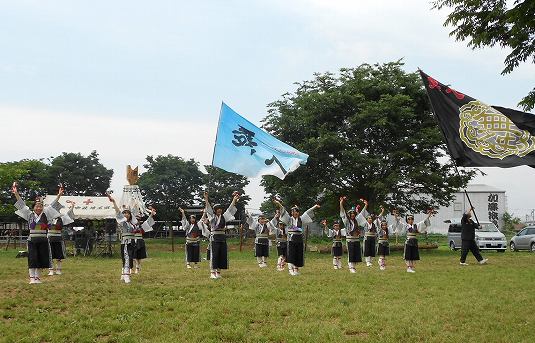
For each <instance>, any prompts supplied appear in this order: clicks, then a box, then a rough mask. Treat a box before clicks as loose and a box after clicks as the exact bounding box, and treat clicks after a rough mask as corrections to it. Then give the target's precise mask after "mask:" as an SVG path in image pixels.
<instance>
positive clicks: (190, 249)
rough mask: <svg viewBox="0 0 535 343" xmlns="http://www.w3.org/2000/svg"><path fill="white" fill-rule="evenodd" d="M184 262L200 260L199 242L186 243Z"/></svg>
mask: <svg viewBox="0 0 535 343" xmlns="http://www.w3.org/2000/svg"><path fill="white" fill-rule="evenodd" d="M186 262H201V246H200V245H199V243H193V244H191V243H190V244H188V243H186Z"/></svg>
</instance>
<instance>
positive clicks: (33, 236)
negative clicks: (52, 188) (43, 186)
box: [11, 182, 63, 284]
mask: <svg viewBox="0 0 535 343" xmlns="http://www.w3.org/2000/svg"><path fill="white" fill-rule="evenodd" d="M11 191H12V192H13V194H14V195H15V198H16V199H17V202H16V203H15V208H16V209H17V210H16V211H15V213H16V214H17V215H18V216H19V217H21V218H23V219H24V220H26V221H27V222H28V228H29V230H30V234H29V235H28V273H29V274H30V284H37V283H41V278H40V275H39V269H41V268H50V267H51V263H52V261H51V256H50V245H49V244H48V238H47V230H48V227H49V225H50V223H51V222H52V221H53V220H54V219H56V218H58V217H59V216H60V215H61V214H60V213H59V212H58V211H56V210H55V209H54V207H53V206H46V207H44V206H43V202H42V201H41V199H39V198H38V199H36V200H35V203H34V205H33V211H32V210H30V208H29V207H28V206H26V203H25V202H24V200H22V198H21V197H20V194H19V192H18V189H17V183H16V182H13V186H12V187H11ZM61 194H63V189H62V188H61V187H60V190H59V192H58V198H59V197H60V196H61ZM56 200H57V199H56Z"/></svg>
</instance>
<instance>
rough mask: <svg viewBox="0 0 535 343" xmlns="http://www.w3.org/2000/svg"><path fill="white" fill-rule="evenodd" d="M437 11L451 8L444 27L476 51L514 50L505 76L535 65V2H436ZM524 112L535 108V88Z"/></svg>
mask: <svg viewBox="0 0 535 343" xmlns="http://www.w3.org/2000/svg"><path fill="white" fill-rule="evenodd" d="M433 7H434V8H436V9H442V8H444V7H449V8H451V9H452V12H451V13H450V14H449V15H448V17H447V19H446V22H445V23H444V26H453V27H455V29H454V30H453V31H451V32H450V35H451V36H454V37H455V39H456V40H457V41H463V40H467V41H468V46H469V47H472V48H473V49H476V48H481V47H485V46H494V45H499V46H501V47H503V48H507V49H511V52H510V53H509V54H508V55H507V57H506V58H505V61H504V63H505V68H504V69H503V71H502V74H508V73H510V72H512V71H513V70H514V69H515V68H516V67H518V66H519V65H520V63H523V62H526V61H527V62H528V63H535V1H533V0H524V1H521V0H515V1H506V0H471V1H465V0H436V1H433ZM519 105H520V106H522V107H523V108H524V110H526V111H529V110H531V109H533V108H534V107H535V88H534V89H533V90H532V91H531V92H530V93H529V94H528V95H527V96H526V97H524V99H522V101H521V102H520V103H519Z"/></svg>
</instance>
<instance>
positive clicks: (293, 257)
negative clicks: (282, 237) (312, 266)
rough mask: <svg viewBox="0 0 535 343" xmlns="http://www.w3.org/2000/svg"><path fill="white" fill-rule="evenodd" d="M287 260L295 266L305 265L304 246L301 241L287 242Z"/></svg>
mask: <svg viewBox="0 0 535 343" xmlns="http://www.w3.org/2000/svg"><path fill="white" fill-rule="evenodd" d="M287 262H288V263H291V264H293V265H294V266H296V267H303V266H304V265H305V246H304V244H303V242H302V241H301V242H299V241H298V242H292V241H289V242H288V258H287Z"/></svg>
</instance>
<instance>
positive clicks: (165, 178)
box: [138, 155, 204, 220]
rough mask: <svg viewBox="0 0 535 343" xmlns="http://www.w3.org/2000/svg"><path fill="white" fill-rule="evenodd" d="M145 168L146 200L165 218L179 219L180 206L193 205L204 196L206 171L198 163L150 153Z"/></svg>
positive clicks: (142, 180)
mask: <svg viewBox="0 0 535 343" xmlns="http://www.w3.org/2000/svg"><path fill="white" fill-rule="evenodd" d="M147 162H148V163H147V164H145V165H144V167H145V168H146V169H147V171H146V172H144V173H143V174H141V176H140V177H139V182H138V185H139V187H140V188H141V191H142V194H143V196H144V198H145V201H146V202H148V203H152V204H153V205H154V206H155V207H156V209H157V210H158V217H159V218H161V219H163V220H176V219H177V218H178V217H179V212H178V208H179V207H184V206H191V205H193V204H194V203H195V202H198V201H200V200H201V197H200V193H201V191H202V186H203V181H204V179H203V173H202V172H201V171H200V170H199V163H197V162H195V161H194V160H193V159H190V160H187V161H186V160H184V159H182V158H181V157H177V156H173V155H167V156H161V155H160V156H157V157H156V158H154V157H153V156H147Z"/></svg>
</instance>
